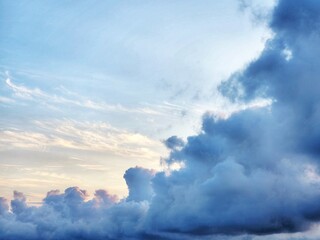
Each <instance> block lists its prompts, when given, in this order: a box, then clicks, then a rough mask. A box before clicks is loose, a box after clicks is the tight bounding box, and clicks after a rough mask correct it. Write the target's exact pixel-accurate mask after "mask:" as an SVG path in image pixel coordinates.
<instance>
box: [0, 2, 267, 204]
mask: <svg viewBox="0 0 320 240" xmlns="http://www.w3.org/2000/svg"><path fill="white" fill-rule="evenodd" d="M243 5H244V4H241V3H240V2H237V1H234V0H232V1H223V2H212V1H203V2H201V3H198V2H197V1H137V2H132V1H85V0H83V1H77V2H75V1H64V2H63V3H62V2H59V3H57V2H56V1H32V2H30V1H23V0H22V1H18V2H16V1H6V0H5V1H1V14H0V22H1V25H0V34H1V39H2V40H1V43H0V52H1V58H0V78H1V79H0V80H1V81H0V86H1V88H0V108H1V109H0V110H1V119H0V135H1V138H0V139H1V140H0V149H1V159H0V164H1V169H3V171H2V172H1V175H0V179H1V186H0V187H1V193H2V194H3V195H4V196H5V197H7V198H11V197H12V192H13V190H20V191H23V192H25V193H26V194H27V195H28V197H29V201H32V202H37V201H41V200H42V198H43V195H44V194H46V192H47V190H48V188H49V189H50V188H52V189H56V188H57V189H64V188H66V187H68V186H70V185H75V186H81V187H83V188H85V189H88V190H90V191H91V192H93V191H94V190H95V189H96V188H108V189H110V190H112V192H115V193H116V194H119V195H121V196H125V195H126V194H127V187H126V185H125V182H124V179H123V173H124V171H125V170H126V169H128V168H129V167H134V166H136V165H138V166H144V167H146V168H152V169H162V167H161V165H160V158H161V157H165V156H166V154H167V150H166V149H165V147H164V145H163V144H162V142H161V141H162V140H164V139H166V138H168V137H170V136H171V135H178V136H180V137H184V138H186V137H187V136H188V135H191V134H193V133H196V132H197V131H199V129H200V125H201V124H200V123H201V115H202V114H203V113H204V112H205V111H207V110H215V111H221V112H222V113H221V114H223V112H224V111H225V110H226V108H227V106H228V107H229V108H230V110H229V111H232V109H234V108H236V107H232V106H229V104H228V101H226V100H224V99H222V98H221V97H220V96H219V93H218V92H217V91H216V86H217V85H218V84H219V82H220V81H221V80H222V79H225V78H227V77H228V76H229V75H230V73H231V72H232V71H235V70H236V69H239V68H241V67H242V66H244V65H245V64H246V63H247V62H249V61H250V60H251V59H252V58H254V57H255V56H257V55H258V54H259V52H260V51H261V50H262V48H263V46H264V43H265V41H266V40H267V39H268V37H269V36H270V32H269V31H268V28H267V27H266V24H263V23H262V22H261V23H260V24H258V23H253V21H252V20H253V16H252V14H251V13H250V10H248V9H245V8H244V6H243ZM256 7H257V8H258V7H259V8H261V9H263V8H267V7H270V3H267V2H266V3H265V4H264V5H263V4H261V5H258V6H256ZM230 59H231V61H230Z"/></svg>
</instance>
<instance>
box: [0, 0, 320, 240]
mask: <svg viewBox="0 0 320 240" xmlns="http://www.w3.org/2000/svg"><path fill="white" fill-rule="evenodd" d="M319 16H320V3H319V2H318V1H315V0H303V1H302V0H301V1H299V0H297V1H292V0H281V1H279V3H278V5H277V6H276V7H275V9H274V12H273V15H272V18H271V21H270V27H271V29H272V30H273V32H274V37H273V38H272V39H271V40H270V41H268V42H267V44H266V47H265V49H264V51H263V52H262V53H261V55H260V56H259V57H258V58H257V59H256V60H254V61H252V62H251V63H250V64H249V65H248V66H247V67H246V68H245V69H243V70H242V71H239V72H237V73H235V74H233V75H232V76H231V77H230V78H229V79H228V80H227V81H225V82H223V83H222V84H221V85H220V91H221V92H222V93H223V94H224V95H225V96H226V97H229V98H230V99H232V100H233V101H246V102H249V101H252V100H254V99H256V98H257V97H259V98H262V97H265V98H271V99H273V104H272V105H271V106H269V107H264V108H251V109H246V110H243V111H240V112H237V113H234V114H233V115H231V116H230V117H229V118H227V119H220V118H218V117H217V116H215V115H213V114H210V113H208V114H206V115H205V116H204V117H203V122H202V130H201V132H200V133H199V134H198V135H196V136H190V137H188V139H187V141H186V142H185V143H184V142H183V141H182V140H180V139H179V138H178V137H171V138H169V139H168V140H167V141H165V144H166V146H167V147H168V148H169V149H170V150H171V153H170V155H169V157H168V158H167V159H166V163H167V164H168V165H170V164H174V163H183V166H184V167H183V168H182V169H179V170H177V171H171V172H170V173H167V172H166V173H165V172H158V173H154V172H152V171H150V170H146V169H143V168H139V167H136V168H131V169H129V170H127V172H126V173H125V175H124V177H125V180H126V182H127V185H128V188H129V196H128V197H127V198H126V199H123V200H120V201H118V200H117V198H116V197H115V196H113V195H110V194H109V193H108V192H106V191H103V190H98V191H97V192H96V194H95V197H94V198H93V199H91V200H86V199H87V193H86V191H84V190H81V189H79V188H77V187H71V188H68V189H66V190H65V192H64V193H62V194H61V193H59V192H58V191H50V192H49V193H48V195H47V197H46V198H45V199H44V203H43V205H42V206H41V207H39V208H35V207H30V206H27V204H26V198H25V196H24V195H23V194H22V193H20V192H14V200H12V201H11V208H9V204H8V202H7V201H6V200H5V199H4V198H0V215H1V217H0V238H1V239H185V238H187V237H188V236H193V238H197V237H198V236H204V235H221V234H222V235H241V234H245V233H247V234H252V235H255V234H257V235H267V234H272V233H283V232H301V231H305V230H307V229H309V228H310V226H311V225H312V224H313V223H317V222H318V221H319V219H320V204H319V201H320V176H319V174H318V171H319V159H320V124H319V122H320V94H319V91H320V81H319V76H320V68H319V66H318V63H319V61H320V59H319V56H320V48H319V47H318V45H319V42H320V31H319V25H320V17H319ZM191 238H192V237H191Z"/></svg>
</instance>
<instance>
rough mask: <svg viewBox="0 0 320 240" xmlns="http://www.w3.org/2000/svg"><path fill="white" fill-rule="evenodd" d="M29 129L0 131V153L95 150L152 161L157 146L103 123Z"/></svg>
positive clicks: (55, 123) (39, 125) (59, 123)
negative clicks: (15, 150) (1, 151)
mask: <svg viewBox="0 0 320 240" xmlns="http://www.w3.org/2000/svg"><path fill="white" fill-rule="evenodd" d="M31 129H32V130H23V129H18V128H11V129H3V130H0V137H1V140H0V150H8V149H29V150H30V149H34V150H39V151H49V150H50V149H52V148H60V149H76V150H85V151H98V152H106V153H110V154H114V155H117V156H125V157H136V158H143V159H152V158H155V157H157V156H158V155H159V154H158V149H160V148H161V144H159V143H158V142H157V141H155V140H153V139H150V138H148V137H146V136H144V135H142V134H139V133H131V132H128V131H125V130H121V129H117V128H114V127H112V126H111V125H109V124H107V123H104V122H78V121H72V120H55V121H54V120H52V121H35V122H33V125H32V127H31Z"/></svg>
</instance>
